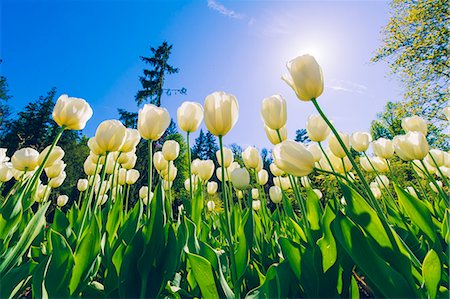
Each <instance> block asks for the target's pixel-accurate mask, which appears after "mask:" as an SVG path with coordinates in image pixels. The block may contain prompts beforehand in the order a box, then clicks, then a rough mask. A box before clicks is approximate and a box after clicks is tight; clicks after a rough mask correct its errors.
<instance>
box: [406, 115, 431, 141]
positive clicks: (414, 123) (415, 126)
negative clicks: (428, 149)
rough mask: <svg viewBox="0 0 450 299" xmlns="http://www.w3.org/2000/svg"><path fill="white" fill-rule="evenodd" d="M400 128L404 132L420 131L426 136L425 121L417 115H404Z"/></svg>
mask: <svg viewBox="0 0 450 299" xmlns="http://www.w3.org/2000/svg"><path fill="white" fill-rule="evenodd" d="M402 128H403V130H404V131H405V132H407V133H408V132H420V133H422V134H423V135H424V136H427V132H428V129H427V123H426V122H425V120H424V119H423V118H421V117H419V116H416V115H414V116H412V117H406V118H404V119H402Z"/></svg>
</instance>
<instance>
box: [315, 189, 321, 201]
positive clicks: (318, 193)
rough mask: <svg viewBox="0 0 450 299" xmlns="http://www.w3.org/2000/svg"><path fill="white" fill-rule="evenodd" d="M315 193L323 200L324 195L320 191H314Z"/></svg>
mask: <svg viewBox="0 0 450 299" xmlns="http://www.w3.org/2000/svg"><path fill="white" fill-rule="evenodd" d="M313 191H314V193H316V195H317V198H318V199H322V197H323V194H322V191H320V190H319V189H313Z"/></svg>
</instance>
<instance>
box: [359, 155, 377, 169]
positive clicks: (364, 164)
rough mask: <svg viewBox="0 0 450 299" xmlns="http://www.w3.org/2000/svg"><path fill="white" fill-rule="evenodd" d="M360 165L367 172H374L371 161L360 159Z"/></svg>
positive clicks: (364, 158)
mask: <svg viewBox="0 0 450 299" xmlns="http://www.w3.org/2000/svg"><path fill="white" fill-rule="evenodd" d="M359 164H361V167H362V169H364V171H366V172H374V169H373V167H372V165H370V162H369V159H367V158H366V157H361V158H360V159H359Z"/></svg>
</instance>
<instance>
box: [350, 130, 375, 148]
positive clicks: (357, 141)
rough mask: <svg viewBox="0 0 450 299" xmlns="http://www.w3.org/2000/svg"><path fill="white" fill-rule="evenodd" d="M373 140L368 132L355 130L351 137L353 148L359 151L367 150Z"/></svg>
mask: <svg viewBox="0 0 450 299" xmlns="http://www.w3.org/2000/svg"><path fill="white" fill-rule="evenodd" d="M371 142H372V135H370V134H369V133H367V132H355V133H353V134H352V136H351V138H350V143H351V145H352V147H353V149H354V150H355V151H357V152H365V151H367V149H368V148H369V145H370V143H371Z"/></svg>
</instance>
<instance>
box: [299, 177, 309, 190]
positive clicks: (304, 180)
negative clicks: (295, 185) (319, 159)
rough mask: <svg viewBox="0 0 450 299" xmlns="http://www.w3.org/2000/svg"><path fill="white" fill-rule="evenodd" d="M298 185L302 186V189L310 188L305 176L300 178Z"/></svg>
mask: <svg viewBox="0 0 450 299" xmlns="http://www.w3.org/2000/svg"><path fill="white" fill-rule="evenodd" d="M300 183H301V184H302V186H303V188H311V181H310V180H309V178H308V177H307V176H302V177H301V178H300Z"/></svg>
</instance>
